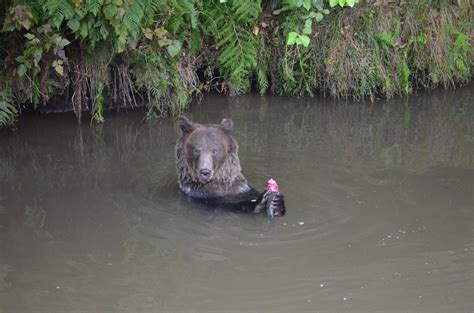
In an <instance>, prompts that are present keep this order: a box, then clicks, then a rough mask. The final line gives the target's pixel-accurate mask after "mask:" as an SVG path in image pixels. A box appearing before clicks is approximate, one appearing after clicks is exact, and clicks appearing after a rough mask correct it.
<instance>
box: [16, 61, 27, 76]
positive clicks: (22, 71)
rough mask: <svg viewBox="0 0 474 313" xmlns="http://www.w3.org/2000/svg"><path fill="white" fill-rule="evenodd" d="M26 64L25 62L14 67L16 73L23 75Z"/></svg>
mask: <svg viewBox="0 0 474 313" xmlns="http://www.w3.org/2000/svg"><path fill="white" fill-rule="evenodd" d="M26 70H27V68H26V66H25V64H20V65H19V66H18V67H17V69H16V73H17V74H18V76H19V77H23V75H25V73H26Z"/></svg>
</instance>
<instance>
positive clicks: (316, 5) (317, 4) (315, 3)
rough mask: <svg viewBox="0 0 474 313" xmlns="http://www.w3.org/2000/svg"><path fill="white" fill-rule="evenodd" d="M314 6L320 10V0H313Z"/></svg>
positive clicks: (321, 8)
mask: <svg viewBox="0 0 474 313" xmlns="http://www.w3.org/2000/svg"><path fill="white" fill-rule="evenodd" d="M314 6H315V7H316V9H317V10H318V11H322V10H323V6H322V5H321V2H319V1H315V2H314Z"/></svg>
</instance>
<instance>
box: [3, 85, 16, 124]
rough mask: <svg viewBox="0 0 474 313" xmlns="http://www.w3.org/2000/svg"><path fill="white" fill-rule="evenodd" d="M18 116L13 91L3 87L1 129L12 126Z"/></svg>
mask: <svg viewBox="0 0 474 313" xmlns="http://www.w3.org/2000/svg"><path fill="white" fill-rule="evenodd" d="M17 115H18V110H17V109H16V105H15V101H14V98H13V94H12V91H11V89H10V88H9V87H8V86H2V88H1V89H0V127H3V126H7V125H11V124H12V123H13V121H14V120H15V118H16V116H17Z"/></svg>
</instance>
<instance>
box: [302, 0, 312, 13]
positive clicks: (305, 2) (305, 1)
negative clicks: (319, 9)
mask: <svg viewBox="0 0 474 313" xmlns="http://www.w3.org/2000/svg"><path fill="white" fill-rule="evenodd" d="M303 7H304V8H305V9H306V11H309V9H310V8H311V0H303Z"/></svg>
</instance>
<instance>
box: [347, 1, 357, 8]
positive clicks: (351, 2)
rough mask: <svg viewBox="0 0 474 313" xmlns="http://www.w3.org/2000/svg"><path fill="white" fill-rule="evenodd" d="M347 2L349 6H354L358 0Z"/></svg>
mask: <svg viewBox="0 0 474 313" xmlns="http://www.w3.org/2000/svg"><path fill="white" fill-rule="evenodd" d="M346 3H347V5H348V6H350V7H351V8H352V7H353V6H354V4H355V3H356V2H355V0H346Z"/></svg>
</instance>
